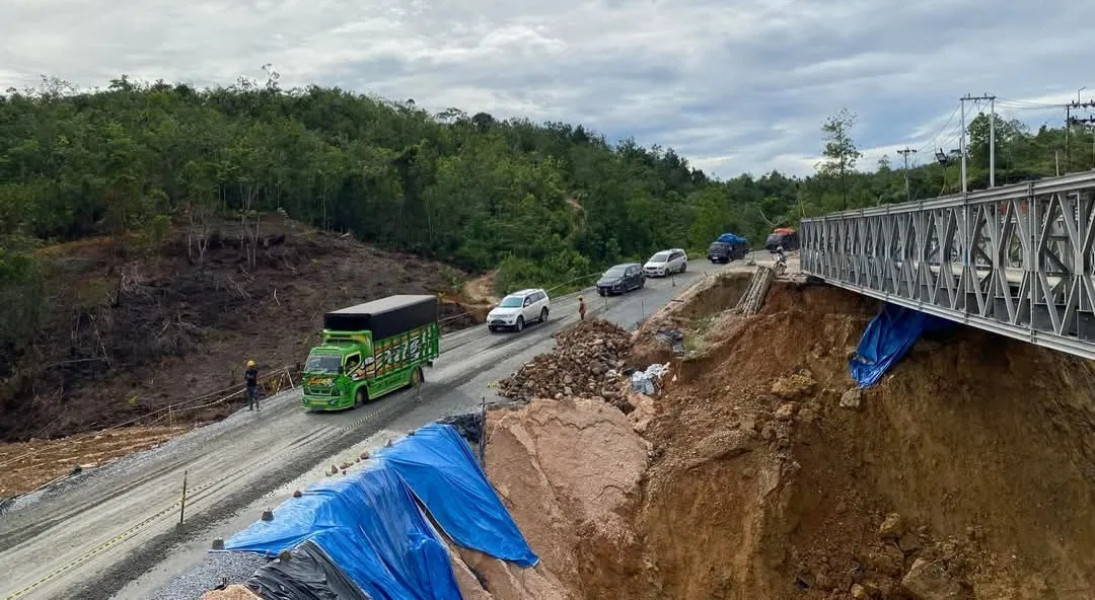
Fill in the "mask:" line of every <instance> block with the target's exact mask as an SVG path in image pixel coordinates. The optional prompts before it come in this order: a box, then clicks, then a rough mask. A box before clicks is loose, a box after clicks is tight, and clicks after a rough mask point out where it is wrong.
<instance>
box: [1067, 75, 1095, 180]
mask: <svg viewBox="0 0 1095 600" xmlns="http://www.w3.org/2000/svg"><path fill="white" fill-rule="evenodd" d="M1083 89H1084V88H1080V90H1083ZM1079 97H1080V91H1077V92H1076V98H1077V100H1076V102H1070V103H1068V104H1066V105H1065V173H1068V172H1069V169H1070V168H1071V167H1072V144H1071V143H1070V137H1071V135H1070V134H1071V132H1072V126H1073V125H1074V124H1076V123H1091V122H1092V121H1091V120H1089V119H1077V118H1076V117H1073V116H1072V109H1074V108H1075V109H1080V108H1095V100H1088V101H1087V102H1080V101H1079Z"/></svg>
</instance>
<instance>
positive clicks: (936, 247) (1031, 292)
mask: <svg viewBox="0 0 1095 600" xmlns="http://www.w3.org/2000/svg"><path fill="white" fill-rule="evenodd" d="M800 237H801V240H802V252H801V264H802V270H803V272H805V273H807V274H808V275H811V276H814V277H816V278H820V279H822V280H824V281H825V282H826V283H829V284H832V285H836V286H839V287H843V288H846V289H849V290H852V291H855V292H858V293H861V294H865V295H868V296H872V297H876V298H879V299H881V300H885V301H887V302H892V303H894V304H899V305H902V306H907V307H909V308H913V309H916V310H920V311H923V312H926V313H930V314H934V315H937V316H940V317H943V318H947V319H951V320H953V321H957V322H960V323H965V324H967V325H971V326H974V327H979V328H981V329H986V330H989V331H993V332H996V333H999V334H1001V335H1006V336H1008V337H1012V338H1016V339H1021V340H1024V341H1028V342H1031V343H1034V344H1038V345H1040V346H1045V347H1048V348H1052V349H1055V350H1059V351H1062V352H1067V353H1070V354H1075V355H1077V356H1082V357H1085V358H1095V277H1093V266H1095V249H1093V247H1095V172H1089V173H1082V174H1076V175H1068V176H1065V177H1057V178H1053V179H1046V180H1041V181H1037V182H1032V183H1027V184H1021V185H1013V186H1007V187H1001V188H996V189H994V190H988V191H983V192H976V193H972V194H968V195H966V196H964V197H963V196H951V197H947V198H939V199H935V200H928V201H922V202H909V203H905V204H897V205H890V206H880V207H876V208H871V209H865V210H858V211H846V212H842V213H835V214H831V215H826V216H824V217H818V218H812V219H804V220H803V221H802V227H801V231H800ZM940 256H942V257H948V258H949V260H946V261H944V262H943V263H942V264H940V262H939V260H938V257H940Z"/></svg>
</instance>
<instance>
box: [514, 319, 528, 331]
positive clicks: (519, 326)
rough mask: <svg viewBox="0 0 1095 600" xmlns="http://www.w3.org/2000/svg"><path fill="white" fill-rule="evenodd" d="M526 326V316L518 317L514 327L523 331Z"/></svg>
mask: <svg viewBox="0 0 1095 600" xmlns="http://www.w3.org/2000/svg"><path fill="white" fill-rule="evenodd" d="M524 328H525V318H524V317H517V325H515V326H514V329H516V330H517V331H522V330H523V329H524Z"/></svg>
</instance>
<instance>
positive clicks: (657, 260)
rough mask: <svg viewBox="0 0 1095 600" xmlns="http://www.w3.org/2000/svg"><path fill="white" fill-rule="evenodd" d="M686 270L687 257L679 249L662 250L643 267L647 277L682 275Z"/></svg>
mask: <svg viewBox="0 0 1095 600" xmlns="http://www.w3.org/2000/svg"><path fill="white" fill-rule="evenodd" d="M687 269H688V255H687V254H685V252H684V250H682V249H680V248H673V249H672V250H662V251H661V252H658V253H657V254H655V255H654V256H651V257H650V260H648V261H646V264H645V265H643V274H644V275H646V276H647V277H665V276H666V275H669V274H670V273H684V272H685V270H687Z"/></svg>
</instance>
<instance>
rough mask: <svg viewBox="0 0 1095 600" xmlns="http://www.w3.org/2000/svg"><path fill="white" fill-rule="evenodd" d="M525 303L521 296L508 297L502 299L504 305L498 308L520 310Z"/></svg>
mask: <svg viewBox="0 0 1095 600" xmlns="http://www.w3.org/2000/svg"><path fill="white" fill-rule="evenodd" d="M524 303H525V300H524V298H521V297H520V296H506V297H505V298H502V303H501V304H499V305H498V306H501V307H502V308H519V307H520V306H521V305H522V304H524Z"/></svg>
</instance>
